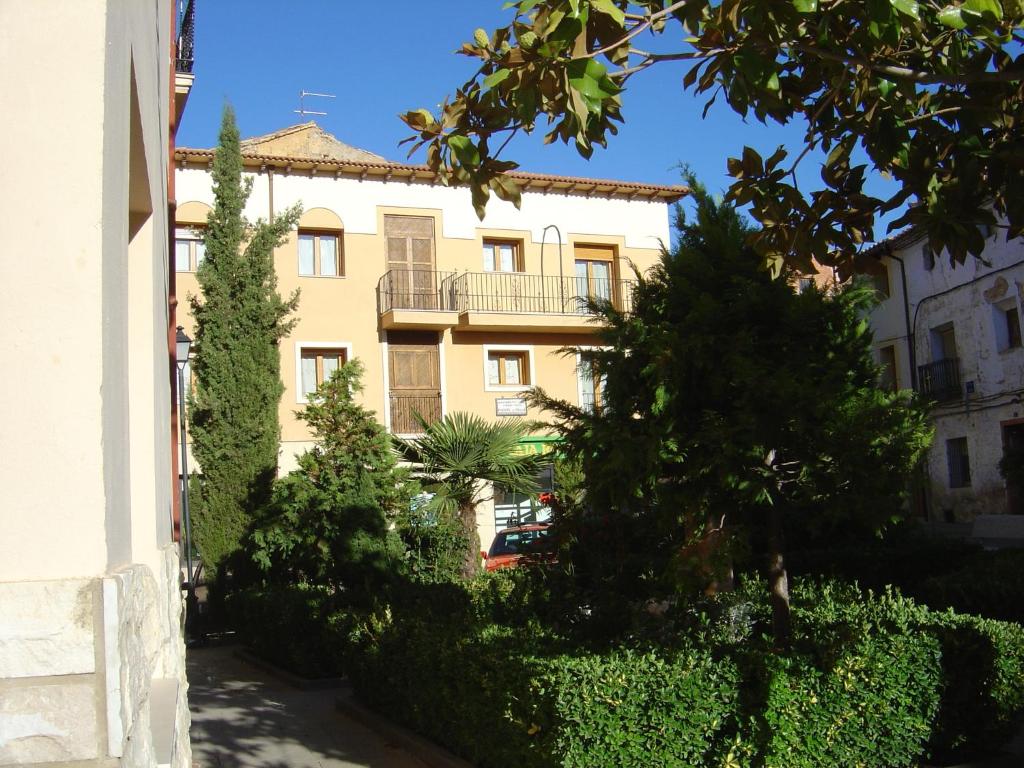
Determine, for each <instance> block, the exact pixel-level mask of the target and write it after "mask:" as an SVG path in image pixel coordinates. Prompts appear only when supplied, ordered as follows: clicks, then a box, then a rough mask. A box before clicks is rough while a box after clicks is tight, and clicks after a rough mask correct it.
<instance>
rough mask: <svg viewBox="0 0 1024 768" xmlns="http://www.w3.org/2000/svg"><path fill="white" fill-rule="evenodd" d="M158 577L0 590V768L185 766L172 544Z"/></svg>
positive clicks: (139, 569) (111, 577)
mask: <svg viewBox="0 0 1024 768" xmlns="http://www.w3.org/2000/svg"><path fill="white" fill-rule="evenodd" d="M161 554H162V560H161V563H162V564H161V568H160V573H154V572H153V571H152V569H150V568H149V567H147V566H144V565H131V566H128V567H126V568H122V569H118V570H117V571H115V572H113V573H110V574H107V575H105V576H103V577H99V578H84V579H59V580H53V581H22V582H6V583H0V606H3V610H2V612H0V766H5V765H34V764H46V765H51V764H62V763H67V764H74V765H97V766H99V765H103V766H107V765H109V766H114V765H123V766H132V767H133V768H135V767H136V766H154V767H155V766H162V765H168V766H174V768H179V767H180V768H187V766H190V765H191V753H190V749H189V744H188V728H189V716H188V702H187V684H186V682H185V646H184V640H183V634H182V631H181V622H182V600H181V593H180V589H179V582H180V571H179V568H178V555H177V551H176V545H172V546H169V547H167V548H165V549H164V551H163V552H162V553H161Z"/></svg>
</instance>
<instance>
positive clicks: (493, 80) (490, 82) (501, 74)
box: [484, 69, 512, 88]
mask: <svg viewBox="0 0 1024 768" xmlns="http://www.w3.org/2000/svg"><path fill="white" fill-rule="evenodd" d="M511 74H512V71H511V70H509V69H499V70H496V71H494V72H491V74H489V75H488V76H487V77H485V78H484V88H493V87H494V86H496V85H498V83H503V82H505V80H507V79H508V77H509V75H511Z"/></svg>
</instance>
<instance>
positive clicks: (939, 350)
mask: <svg viewBox="0 0 1024 768" xmlns="http://www.w3.org/2000/svg"><path fill="white" fill-rule="evenodd" d="M956 356H957V354H956V331H954V330H953V324H952V323H948V324H946V325H942V326H939V327H938V328H935V329H933V330H932V362H938V361H939V360H952V359H954V358H955V357H956Z"/></svg>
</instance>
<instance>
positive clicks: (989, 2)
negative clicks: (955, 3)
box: [962, 0, 1003, 19]
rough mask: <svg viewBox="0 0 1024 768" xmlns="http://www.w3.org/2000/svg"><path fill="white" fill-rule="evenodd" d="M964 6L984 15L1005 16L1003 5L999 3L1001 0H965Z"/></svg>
mask: <svg viewBox="0 0 1024 768" xmlns="http://www.w3.org/2000/svg"><path fill="white" fill-rule="evenodd" d="M962 7H963V8H964V9H966V10H968V11H974V12H975V13H980V14H982V15H984V16H993V17H995V18H996V19H1001V18H1003V6H1001V5H1000V4H999V0H965V2H964V3H963V6H962Z"/></svg>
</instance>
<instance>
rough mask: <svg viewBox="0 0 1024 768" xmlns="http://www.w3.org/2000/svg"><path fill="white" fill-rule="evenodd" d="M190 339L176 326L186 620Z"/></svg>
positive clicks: (192, 602)
mask: <svg viewBox="0 0 1024 768" xmlns="http://www.w3.org/2000/svg"><path fill="white" fill-rule="evenodd" d="M191 346H192V339H190V338H189V337H188V336H186V335H185V329H184V328H182V327H181V326H180V325H179V326H178V333H177V335H176V336H175V364H176V367H177V369H178V428H179V430H180V437H179V440H178V442H179V445H180V446H181V517H182V520H184V522H185V567H186V568H187V572H188V579H187V580H186V582H185V584H184V587H185V589H186V590H188V599H187V601H186V604H185V605H186V611H187V612H186V620H187V618H188V616H189V614H191V613H192V612H193V610H194V609H195V606H196V585H195V577H194V574H193V572H192V516H191V515H190V514H189V508H188V447H187V446H186V444H185V366H186V365H188V353H189V349H190V348H191Z"/></svg>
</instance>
